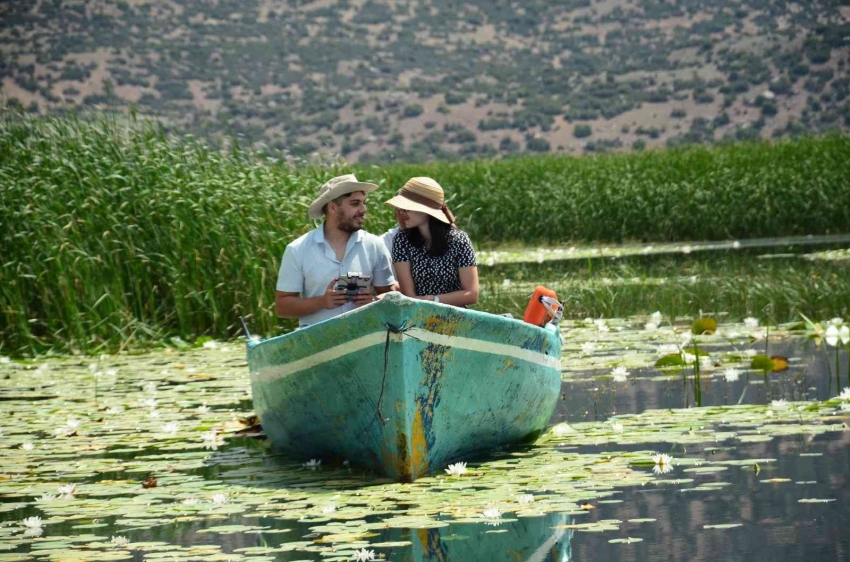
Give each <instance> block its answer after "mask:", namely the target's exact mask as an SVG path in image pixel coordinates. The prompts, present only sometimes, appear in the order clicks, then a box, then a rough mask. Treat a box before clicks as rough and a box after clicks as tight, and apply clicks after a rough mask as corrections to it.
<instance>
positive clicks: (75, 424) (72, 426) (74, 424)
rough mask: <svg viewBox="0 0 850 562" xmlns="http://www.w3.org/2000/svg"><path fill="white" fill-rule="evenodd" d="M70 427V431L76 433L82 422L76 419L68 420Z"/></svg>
mask: <svg viewBox="0 0 850 562" xmlns="http://www.w3.org/2000/svg"><path fill="white" fill-rule="evenodd" d="M66 425H67V426H68V430H69V431H74V430H75V429H77V428H78V427H80V422H79V421H78V420H75V419H74V418H68V422H67V424H66Z"/></svg>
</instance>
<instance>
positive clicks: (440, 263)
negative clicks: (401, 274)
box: [392, 228, 477, 296]
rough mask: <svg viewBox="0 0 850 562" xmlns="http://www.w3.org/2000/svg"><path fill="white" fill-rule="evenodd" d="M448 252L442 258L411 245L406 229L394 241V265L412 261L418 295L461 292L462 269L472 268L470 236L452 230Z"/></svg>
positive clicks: (411, 270)
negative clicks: (460, 270)
mask: <svg viewBox="0 0 850 562" xmlns="http://www.w3.org/2000/svg"><path fill="white" fill-rule="evenodd" d="M448 237H449V240H448V249H447V250H446V253H444V254H443V255H442V256H431V255H429V254H428V253H427V252H426V251H425V248H424V246H423V247H420V248H417V247H416V246H414V245H413V244H411V243H410V239H409V238H408V237H407V231H406V230H400V231H399V233H398V235H397V236H396V237H395V240H394V241H393V252H392V254H393V263H398V262H409V263H410V272H411V274H412V275H413V285H414V287H415V288H416V294H417V295H420V296H422V295H442V294H445V293H452V292H454V291H460V290H461V289H462V288H463V287H461V285H460V272H459V271H458V270H459V269H460V268H462V267H472V266H474V265H477V264H476V262H475V250H474V249H473V247H472V242H471V241H470V240H469V236H467V234H466V233H465V232H464V231H462V230H458V229H456V228H453V229H451V230H450V231H449V234H448Z"/></svg>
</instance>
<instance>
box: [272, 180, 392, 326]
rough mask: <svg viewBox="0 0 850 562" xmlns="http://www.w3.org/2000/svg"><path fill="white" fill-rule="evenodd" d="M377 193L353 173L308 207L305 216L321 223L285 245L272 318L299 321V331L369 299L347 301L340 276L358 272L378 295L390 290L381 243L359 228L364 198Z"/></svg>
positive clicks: (389, 274)
mask: <svg viewBox="0 0 850 562" xmlns="http://www.w3.org/2000/svg"><path fill="white" fill-rule="evenodd" d="M376 189H378V186H377V185H375V184H372V183H364V182H359V181H357V178H356V177H355V176H354V174H347V175H344V176H338V177H335V178H332V179H330V180H328V182H327V183H325V184H324V185H323V186H322V187H320V188H319V197H318V198H317V199H316V200H315V201H313V203H312V204H311V205H310V211H309V213H310V218H312V219H316V220H318V219H321V218H322V217H323V216H324V217H325V221H324V222H323V223H322V224H321V225H319V226H318V227H317V228H316V229H314V230H311V231H310V232H308V233H307V234H305V235H304V236H301V237H300V238H298V239H297V240H295V241H294V242H291V243H290V244H289V245H287V246H286V251H285V252H284V253H283V259H282V260H281V262H280V272H279V273H278V277H277V291H275V301H274V309H275V314H277V315H278V316H279V317H281V318H298V319H299V324H300V326H301V327H304V326H308V325H310V324H315V323H316V322H321V321H322V320H327V319H329V318H333V317H334V316H338V315H340V314H342V313H343V312H348V311H349V310H353V309H355V308H357V307H358V306H362V305H364V304H367V303H370V302H372V301H373V300H374V296H373V295H372V291H371V290H369V291H363V292H361V293H359V294H358V295H357V296H356V297H354V300H353V301H349V300H348V297H347V295H346V293H345V291H336V290H334V287H335V285H336V281H337V279H339V277H340V276H343V275H348V273H353V272H357V273H360V274H361V275H368V276H370V277H371V278H372V280H371V283H372V287H373V288H374V290H375V293H377V294H379V295H380V294H383V293H387V292H389V291H390V290H392V288H393V283H395V279H394V278H393V273H392V260H391V259H390V255H389V252H387V249H386V247H385V246H384V243H383V241H382V240H381V239H380V238H379V237H377V236H375V235H372V234H369V233H368V232H365V231H363V230H361V228H362V226H363V217H365V216H366V195H368V194H369V193H371V192H372V191H374V190H376Z"/></svg>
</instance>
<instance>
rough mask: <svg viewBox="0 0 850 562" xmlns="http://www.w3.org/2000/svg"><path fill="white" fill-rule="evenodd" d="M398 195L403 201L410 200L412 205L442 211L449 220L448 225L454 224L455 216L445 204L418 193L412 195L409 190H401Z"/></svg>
mask: <svg viewBox="0 0 850 562" xmlns="http://www.w3.org/2000/svg"><path fill="white" fill-rule="evenodd" d="M398 194H399V195H401V196H402V197H404V198H405V199H410V200H411V201H413V202H414V203H419V204H420V205H425V206H426V207H429V208H431V209H434V210H439V211H443V214H445V215H446V218H447V219H449V224H454V223H455V216H454V215H453V214H452V212H451V211H450V210H449V208H448V207H447V206H446V204H445V203H440V202H439V201H434V200H433V199H429V198H428V197H425V196H424V195H420V194H418V193H414V192H412V191H410V190H409V189H405V188H403V187H402V188H401V191H399V192H398Z"/></svg>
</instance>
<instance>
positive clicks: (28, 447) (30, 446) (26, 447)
mask: <svg viewBox="0 0 850 562" xmlns="http://www.w3.org/2000/svg"><path fill="white" fill-rule="evenodd" d="M21 449H23V450H24V451H32V450H33V449H35V445H33V444H32V443H24V444H22V445H21Z"/></svg>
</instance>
